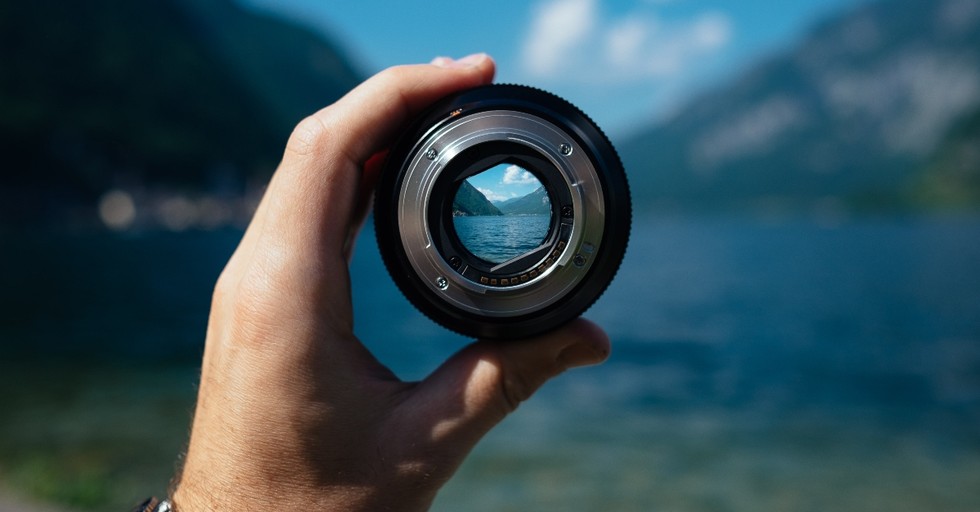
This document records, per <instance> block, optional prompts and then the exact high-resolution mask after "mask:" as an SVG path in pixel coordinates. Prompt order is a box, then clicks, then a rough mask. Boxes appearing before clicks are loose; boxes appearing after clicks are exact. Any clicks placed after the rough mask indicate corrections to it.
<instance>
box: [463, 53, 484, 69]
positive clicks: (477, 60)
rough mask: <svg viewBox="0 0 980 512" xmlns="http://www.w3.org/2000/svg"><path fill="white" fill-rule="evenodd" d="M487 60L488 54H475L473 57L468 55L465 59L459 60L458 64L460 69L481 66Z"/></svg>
mask: <svg viewBox="0 0 980 512" xmlns="http://www.w3.org/2000/svg"><path fill="white" fill-rule="evenodd" d="M485 60H487V54H485V53H474V54H471V55H467V56H466V57H463V58H462V59H459V60H457V61H456V63H457V64H459V65H460V67H472V66H479V65H480V64H482V63H483V62H484V61H485Z"/></svg>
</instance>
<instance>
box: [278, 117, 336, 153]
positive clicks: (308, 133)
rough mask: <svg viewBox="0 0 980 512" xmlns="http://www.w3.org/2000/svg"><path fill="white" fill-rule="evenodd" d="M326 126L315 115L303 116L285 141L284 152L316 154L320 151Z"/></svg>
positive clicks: (324, 137)
mask: <svg viewBox="0 0 980 512" xmlns="http://www.w3.org/2000/svg"><path fill="white" fill-rule="evenodd" d="M326 133H327V127H326V125H325V124H323V121H321V120H320V118H319V117H317V116H316V115H310V116H307V117H305V118H303V120H302V121H300V122H299V123H298V124H297V125H296V127H295V128H293V132H292V134H290V136H289V140H288V141H287V142H286V152H287V153H292V154H295V155H298V156H310V155H316V154H318V153H319V152H320V151H322V149H323V146H324V140H325V139H326Z"/></svg>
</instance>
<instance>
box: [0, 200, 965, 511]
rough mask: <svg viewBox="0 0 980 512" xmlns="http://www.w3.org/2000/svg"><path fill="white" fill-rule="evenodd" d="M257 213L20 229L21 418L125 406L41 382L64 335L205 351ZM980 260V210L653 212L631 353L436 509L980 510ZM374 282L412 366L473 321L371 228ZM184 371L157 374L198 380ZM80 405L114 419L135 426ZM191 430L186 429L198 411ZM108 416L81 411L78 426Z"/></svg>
mask: <svg viewBox="0 0 980 512" xmlns="http://www.w3.org/2000/svg"><path fill="white" fill-rule="evenodd" d="M239 236H240V233H236V232H220V233H188V234H181V235H167V234H153V235H142V236H128V237H117V236H109V235H91V236H75V237H71V236H45V237H34V238H31V239H27V240H22V241H19V242H18V243H16V244H11V245H9V246H8V248H7V249H6V250H5V252H4V255H5V256H4V257H5V258H7V262H6V264H5V268H8V269H10V268H13V269H17V271H16V272H6V273H4V274H3V275H2V276H0V292H2V293H0V311H2V313H0V314H2V315H3V317H2V318H0V320H2V321H0V339H2V340H3V343H2V345H0V350H3V351H4V352H7V353H13V354H17V360H18V361H22V362H20V363H18V364H19V365H20V366H21V368H23V371H22V372H21V373H20V374H18V375H20V377H19V379H20V378H23V379H25V380H26V381H25V382H21V381H20V380H18V384H17V385H16V386H14V385H13V384H11V386H8V388H9V389H5V390H4V391H5V393H7V394H6V395H4V397H3V398H4V400H7V401H8V402H10V401H13V404H14V406H9V405H7V406H5V407H4V410H5V415H4V416H3V417H2V419H0V430H2V432H3V436H4V439H5V442H7V443H10V444H14V443H16V444H18V445H19V446H25V445H29V443H30V442H32V441H31V440H32V439H38V441H37V443H38V444H37V447H36V449H37V450H41V451H43V450H46V449H49V448H48V446H50V442H49V441H50V436H48V437H44V436H41V435H40V434H39V433H38V430H37V429H38V427H37V425H36V423H31V425H34V426H33V427H31V429H30V430H25V431H24V432H21V430H18V429H17V428H14V426H15V423H16V422H17V421H19V420H18V418H23V417H31V418H33V417H36V416H37V415H38V414H41V413H39V412H38V411H39V410H43V411H52V410H65V411H68V412H64V413H63V416H62V417H60V418H58V419H57V420H55V421H52V422H45V423H44V425H48V424H52V425H64V424H72V422H74V421H76V420H74V419H73V418H74V416H72V415H73V414H78V415H84V414H86V411H87V413H88V414H95V413H96V412H97V411H103V412H104V410H103V409H98V408H93V407H89V406H87V405H86V406H83V405H82V404H87V403H88V402H79V403H75V402H73V401H72V400H74V399H72V398H70V397H71V396H75V395H74V394H72V395H68V396H69V398H66V397H65V396H62V395H59V397H58V398H57V400H59V402H58V403H59V404H62V403H64V402H65V401H68V403H69V407H68V408H67V409H61V408H52V407H53V406H52V405H51V404H49V403H44V399H37V398H32V399H30V400H27V399H19V398H18V397H17V393H30V390H31V389H32V388H33V387H34V386H33V385H32V383H31V382H30V379H31V375H33V374H35V373H37V374H39V375H40V374H42V373H38V372H35V371H34V370H33V368H34V367H38V368H40V367H43V366H44V365H45V364H46V363H45V361H46V360H48V359H49V358H58V357H62V358H65V357H70V360H71V361H75V360H80V359H83V360H84V358H85V357H89V358H92V357H94V358H96V359H98V360H100V361H103V363H101V365H100V366H99V370H98V371H99V372H100V375H104V374H105V372H106V364H110V365H111V364H116V365H118V367H120V368H122V367H125V366H127V365H129V364H130V362H131V361H143V362H144V363H143V364H145V361H151V362H153V363H154V364H159V361H170V363H168V364H169V366H168V368H172V367H173V366H174V365H176V366H178V367H183V368H193V366H194V365H195V364H196V361H197V360H198V358H199V356H200V348H201V343H202V341H203V337H204V326H205V322H206V315H207V304H208V298H209V294H210V292H209V289H210V287H211V285H212V283H213V281H214V279H215V278H216V277H217V273H218V272H219V271H220V268H221V266H222V264H223V262H224V260H225V259H226V258H227V257H228V256H229V255H230V254H231V251H232V250H233V249H234V245H235V243H236V242H237V239H238V237H239ZM978 263H980V217H976V216H972V217H926V218H878V219H860V220H852V221H849V222H845V223H843V224H841V225H836V226H829V227H828V226H824V225H820V224H817V223H814V222H811V221H810V220H808V219H793V220H783V221H779V222H772V221H770V222H761V221H758V220H755V219H750V218H730V219H729V218H694V219H692V218H666V219H665V218H657V217H647V218H642V217H641V218H638V219H636V221H635V224H634V229H633V233H632V237H631V241H630V248H629V250H628V253H627V257H626V259H625V261H624V263H623V266H622V268H621V270H620V272H619V275H618V276H617V277H616V280H615V281H614V283H613V285H612V286H611V287H610V288H609V290H608V291H607V292H606V294H605V295H604V296H603V297H602V298H601V299H600V300H599V301H598V302H597V303H596V304H595V306H594V307H593V308H592V309H591V310H590V311H588V312H587V314H586V316H588V317H590V318H592V319H593V320H595V321H597V322H598V323H600V324H601V325H603V326H604V327H605V328H606V329H607V331H608V332H609V334H610V336H611V338H612V341H613V353H612V356H611V358H610V359H609V361H608V362H606V363H605V364H603V365H601V366H598V367H593V368H588V369H578V370H575V371H572V372H569V373H568V374H566V375H562V376H560V377H558V378H557V379H555V380H554V381H552V382H550V383H549V384H547V385H546V386H545V387H544V388H542V389H541V390H540V391H539V393H538V394H537V395H536V396H535V397H533V398H532V399H531V400H530V401H529V402H527V403H525V404H524V405H522V406H521V408H520V409H519V410H518V411H517V413H516V414H515V415H513V416H512V417H510V418H508V419H507V420H506V421H505V422H504V423H503V424H502V425H501V426H500V427H499V428H497V429H496V430H494V431H493V432H492V433H491V434H490V435H489V436H488V437H487V438H486V439H485V440H484V442H483V443H481V445H480V446H478V447H477V449H476V450H475V451H474V453H473V455H472V457H471V458H470V459H469V460H468V461H467V463H466V464H464V465H463V467H462V468H461V469H460V473H459V474H458V476H457V478H455V479H453V480H452V481H451V482H450V484H449V485H448V486H447V487H446V489H445V490H444V492H443V493H442V494H440V496H439V497H438V499H437V501H436V503H435V506H434V510H436V511H450V510H475V511H500V510H505V511H507V510H561V511H580V510H581V511H586V510H617V511H634V510H635V511H646V510H692V511H694V510H733V511H735V510H737V511H742V510H744V511H759V510H854V511H866V510H888V511H897V510H910V511H911V510H955V511H960V510H962V511H975V510H980V493H977V492H976V489H980V264H978ZM352 282H353V287H354V288H353V296H354V297H353V298H354V302H355V312H356V317H355V328H356V331H357V333H358V335H359V336H360V337H361V339H362V340H363V341H364V342H365V344H366V345H367V346H368V347H369V348H370V349H371V350H372V351H373V352H374V353H375V354H376V355H377V356H378V357H379V359H381V360H382V361H383V362H385V363H386V364H388V365H389V366H391V367H392V369H393V370H394V371H395V372H396V373H397V374H399V375H400V376H402V377H403V378H406V379H418V378H422V377H424V376H425V375H426V374H427V373H428V372H430V371H432V370H433V369H434V368H435V367H436V366H437V365H438V364H439V363H440V362H441V361H443V360H444V359H445V358H446V357H448V356H449V355H450V354H452V353H453V352H454V351H456V350H458V349H460V348H461V347H462V346H464V345H465V343H467V342H468V340H466V339H463V338H461V337H459V336H457V335H454V334H452V333H449V332H448V331H446V330H444V329H442V328H441V327H439V326H437V325H435V324H433V323H432V322H431V321H429V320H428V319H427V318H425V317H424V316H423V315H421V314H419V313H418V312H417V311H415V310H414V309H413V308H412V306H411V305H410V304H409V303H408V302H407V301H406V300H405V299H404V298H403V297H402V296H401V295H400V293H399V292H398V291H397V289H396V288H395V286H394V285H393V284H392V283H391V281H390V278H389V277H388V274H387V272H386V271H385V270H384V268H383V266H382V264H381V261H380V256H379V254H378V253H377V249H376V246H375V244H374V241H373V233H371V232H370V230H369V231H368V232H367V233H365V234H364V236H362V239H361V241H360V243H359V244H358V247H357V252H356V254H355V257H354V260H353V262H352ZM382 320H383V321H382ZM4 352H0V355H2V354H3V353H4ZM32 354H33V355H32ZM104 361H109V362H110V363H105V362H104ZM112 361H117V362H116V363H112ZM79 371H80V372H83V371H84V370H79ZM164 371H169V372H170V374H173V375H181V376H183V377H182V378H184V379H193V375H194V372H193V371H186V372H184V371H181V372H173V371H172V370H166V369H165V368H163V367H161V372H164ZM143 373H144V374H145V373H146V372H145V371H144V372H143ZM151 373H152V372H151ZM55 374H58V373H55ZM43 375H51V372H47V373H43ZM161 375H163V374H162V373H161ZM168 375H169V374H168ZM173 378H175V377H169V379H171V380H166V379H163V377H161V379H162V380H158V381H152V380H151V381H148V382H156V383H157V384H156V386H157V388H159V387H161V384H159V383H160V382H168V383H171V385H172V386H173V385H179V386H184V387H186V389H188V390H192V389H193V382H192V381H189V382H182V381H181V382H179V383H177V382H175V381H174V380H172V379H173ZM97 381H98V380H97V379H85V378H80V383H77V384H76V383H73V384H72V389H75V390H78V391H76V393H78V396H81V397H83V398H79V399H78V400H83V399H84V397H85V396H88V397H92V396H101V395H99V392H98V390H97V389H96V387H95V386H96V384H92V383H91V382H97ZM86 386H92V391H91V392H88V393H83V392H82V390H84V389H86ZM148 393H149V392H148ZM25 396H26V395H25ZM52 400H53V399H52ZM155 400H162V399H159V398H158V397H156V396H155V395H152V394H148V395H147V396H143V397H141V399H140V400H139V401H140V406H142V407H147V404H155V403H157V402H155ZM168 400H171V401H172V398H168ZM0 405H3V404H0ZM133 406H134V407H136V405H135V404H134V405H133ZM59 407H61V406H59ZM105 407H109V405H106V406H105ZM111 407H112V408H113V409H112V410H124V409H125V408H127V407H129V405H127V403H126V402H125V401H116V402H112V403H111ZM188 407H189V405H187V404H184V405H182V406H181V409H180V410H181V411H182V412H185V411H186V410H187V408H188ZM44 414H51V413H50V412H48V413H44ZM77 421H78V423H77V424H78V425H89V424H91V425H94V426H92V427H91V428H92V430H93V432H91V433H90V434H89V435H92V436H98V435H105V434H104V429H105V428H111V424H110V425H109V426H108V427H106V426H105V425H101V424H100V423H98V422H97V421H96V420H94V419H92V418H89V419H87V420H77ZM178 423H179V422H178ZM45 428H47V427H45ZM52 429H54V427H52ZM173 430H174V431H173V432H170V434H169V435H171V436H173V437H174V439H177V440H178V441H172V444H173V445H176V446H179V444H180V441H179V440H181V439H182V438H183V436H184V435H185V433H186V431H185V430H183V428H182V427H175V428H174V429H173ZM52 432H53V433H52V434H51V435H54V436H57V435H60V434H58V432H61V430H59V429H54V430H52ZM80 432H81V433H80ZM85 432H88V431H87V430H85V429H84V428H83V427H81V426H79V427H76V428H75V429H73V430H72V439H73V441H72V442H82V443H84V440H85V439H86V437H85V436H86V435H87V434H85ZM160 435H163V434H160ZM18 436H20V437H18ZM147 442H149V441H147ZM100 446H101V445H100ZM167 446H169V445H167ZM86 453H90V452H86ZM0 455H2V454H0ZM3 460H4V459H3V457H2V456H0V469H2V466H3V462H2V461H3ZM143 462H145V461H143ZM143 462H141V464H142V463H143ZM162 464H163V465H164V467H163V468H162V469H161V471H164V472H166V471H169V470H170V468H172V465H171V464H170V462H169V461H162Z"/></svg>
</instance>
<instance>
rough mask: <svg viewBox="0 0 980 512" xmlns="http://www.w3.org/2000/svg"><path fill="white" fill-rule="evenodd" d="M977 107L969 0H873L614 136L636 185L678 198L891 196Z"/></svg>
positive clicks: (978, 26)
mask: <svg viewBox="0 0 980 512" xmlns="http://www.w3.org/2000/svg"><path fill="white" fill-rule="evenodd" d="M978 108H980V0H944V1H939V2H936V1H933V0H901V1H899V0H892V1H882V2H875V3H871V4H866V5H863V6H860V7H858V8H857V9H855V10H853V11H851V12H849V13H845V14H842V15H840V16H838V17H836V18H833V19H829V20H827V21H825V22H823V23H821V24H820V25H819V26H817V27H816V28H814V30H813V31H812V32H811V34H810V35H809V36H808V37H807V38H806V39H805V40H804V41H802V42H801V43H800V44H799V45H798V46H797V47H796V48H794V49H792V50H790V51H787V52H785V53H784V54H782V55H778V56H775V57H772V58H769V59H767V60H766V61H764V62H762V63H760V64H758V65H756V66H754V67H753V68H751V69H749V70H747V71H746V72H745V73H744V74H743V75H741V77H739V78H738V79H737V80H735V81H734V82H733V83H731V84H730V85H728V86H726V87H724V88H721V89H718V90H715V91H712V92H711V93H708V94H705V95H703V96H702V97H700V98H696V99H694V100H693V101H692V102H691V103H690V105H689V106H688V107H687V108H683V109H681V110H680V111H678V113H677V114H676V115H675V116H673V117H672V118H671V119H669V120H668V121H666V122H664V123H662V124H659V125H656V126H653V127H651V128H649V129H647V130H645V131H642V132H640V133H639V134H637V135H636V136H635V137H633V138H632V139H631V140H627V141H626V142H625V143H623V144H620V150H621V154H622V156H623V160H624V163H625V164H626V168H627V170H628V171H629V172H630V173H631V182H632V184H633V186H634V189H635V190H636V196H637V197H638V198H642V199H640V200H639V201H638V204H639V206H640V207H641V208H642V207H644V199H646V200H647V201H648V202H651V204H652V203H669V204H672V205H674V206H679V207H681V208H688V207H690V208H702V207H711V208H716V207H744V206H751V205H752V204H754V203H760V202H764V203H766V204H770V203H772V201H773V200H774V199H775V200H776V201H777V202H782V203H783V204H786V205H790V206H791V207H795V206H798V205H806V204H808V202H810V201H820V200H822V199H824V198H826V197H840V198H845V199H846V200H848V201H850V202H853V201H860V200H859V199H857V198H860V197H864V198H867V197H869V195H871V196H874V199H873V200H874V201H876V202H878V203H880V204H887V203H889V202H891V203H897V202H901V201H902V200H903V199H902V196H903V195H904V194H906V192H907V188H908V187H909V186H911V185H910V184H911V183H913V182H914V181H915V179H916V178H915V175H916V173H918V172H921V171H922V170H923V169H924V168H925V167H926V166H927V165H926V164H927V160H929V159H931V158H933V155H934V154H935V153H936V152H937V151H939V150H940V148H942V147H945V146H944V140H945V139H946V138H947V137H948V133H949V131H950V129H951V128H952V127H953V126H955V125H957V123H959V122H960V120H962V119H963V118H965V117H966V116H969V115H971V114H972V112H974V111H975V110H977V109H978Z"/></svg>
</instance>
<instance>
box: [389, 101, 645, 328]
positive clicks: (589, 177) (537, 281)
mask: <svg viewBox="0 0 980 512" xmlns="http://www.w3.org/2000/svg"><path fill="white" fill-rule="evenodd" d="M630 219H631V212H630V198H629V188H628V186H627V182H626V176H625V173H624V171H623V166H622V163H621V162H620V160H619V157H618V155H617V154H616V151H615V149H613V146H612V144H611V143H610V142H609V140H608V139H607V138H606V136H605V135H604V134H603V133H602V131H601V130H599V128H598V127H597V126H596V125H595V124H594V123H593V122H592V121H591V120H590V119H589V118H588V117H587V116H586V115H585V114H583V113H582V112H581V111H580V110H578V109H577V108H576V107H574V106H573V105H572V104H570V103H568V102H567V101H565V100H563V99H561V98H559V97H557V96H555V95H553V94H550V93H547V92H544V91H540V90H538V89H533V88H530V87H523V86H517V85H489V86H483V87H478V88H475V89H471V90H468V91H464V92H461V93H457V94H454V95H451V96H449V97H447V98H444V99H442V100H441V101H439V102H437V103H436V105H435V106H433V107H432V108H431V109H430V110H429V111H427V113H425V114H423V115H422V116H420V117H419V119H418V120H416V121H415V122H414V123H413V124H412V126H411V127H410V128H409V130H407V131H406V132H405V134H404V135H403V136H402V137H401V138H400V139H399V141H398V142H397V143H396V144H395V146H394V147H393V148H392V150H391V152H390V153H389V155H388V159H387V161H386V163H385V168H384V170H383V171H382V174H381V177H380V180H379V183H378V190H377V194H376V200H375V224H376V230H375V231H376V233H377V237H378V245H379V247H380V249H381V254H382V258H383V259H384V262H385V266H386V267H387V268H388V271H389V273H390V275H391V277H392V279H393V280H394V281H395V283H396V284H397V285H398V287H399V289H400V290H401V291H402V293H403V294H404V295H405V296H406V297H407V298H408V299H409V301H410V302H412V304H414V305H415V306H416V307H417V308H418V309H419V310H420V311H422V312H423V313H425V314H426V315H427V316H429V317H430V318H432V319H433V320H435V321H436V322H438V323H440V324H442V325H444V326H445V327H447V328H449V329H452V330H454V331H457V332H459V333H461V334H465V335H468V336H474V337H482V338H497V339H503V338H521V337H526V336H531V335H535V334H539V333H542V332H545V331H548V330H551V329H554V328H555V327H558V326H559V325H561V324H563V323H565V322H567V321H569V320H571V319H572V318H575V317H576V316H578V315H580V314H581V313H582V312H583V311H585V310H586V309H588V307H589V306H591V305H592V304H593V303H594V302H595V300H596V299H598V298H599V296H600V295H601V294H602V293H603V291H605V289H606V288H607V287H608V285H609V283H610V281H611V280H612V278H613V276H614V275H615V273H616V271H617V269H618V268H619V264H620V262H621V261H622V258H623V254H624V253H625V251H626V244H627V241H628V238H629V228H630Z"/></svg>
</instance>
